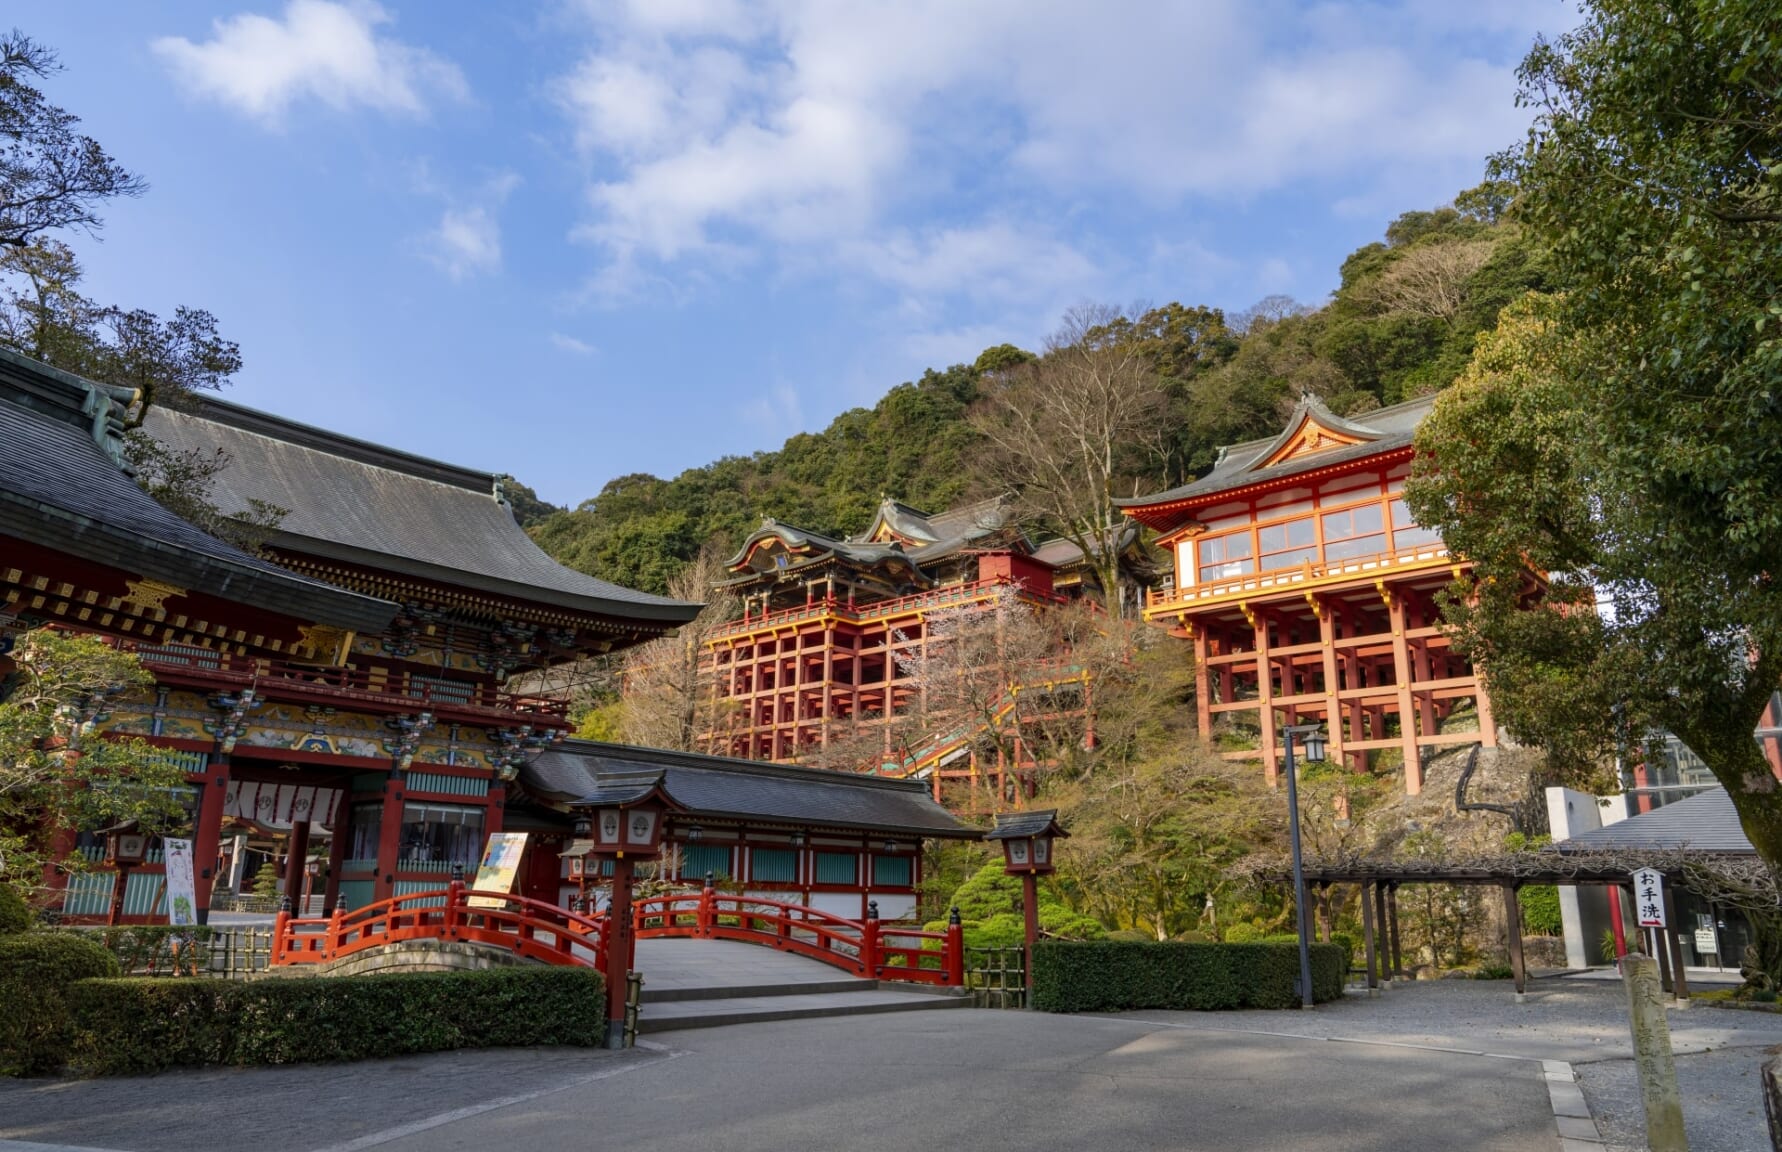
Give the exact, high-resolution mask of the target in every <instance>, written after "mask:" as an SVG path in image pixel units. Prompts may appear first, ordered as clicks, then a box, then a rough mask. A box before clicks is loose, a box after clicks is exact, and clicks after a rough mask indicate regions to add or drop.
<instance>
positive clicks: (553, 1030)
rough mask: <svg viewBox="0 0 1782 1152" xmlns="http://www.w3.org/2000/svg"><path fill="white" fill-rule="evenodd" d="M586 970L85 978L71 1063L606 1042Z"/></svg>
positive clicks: (600, 1005)
mask: <svg viewBox="0 0 1782 1152" xmlns="http://www.w3.org/2000/svg"><path fill="white" fill-rule="evenodd" d="M603 987H604V985H603V982H602V980H601V977H600V974H599V973H598V972H594V971H591V970H590V969H586V968H544V967H537V968H531V967H528V968H494V969H489V970H486V971H481V972H424V973H407V974H392V975H379V976H339V977H328V976H312V977H291V978H288V979H267V980H252V981H243V982H237V981H225V980H155V979H122V980H85V981H82V982H81V983H80V984H77V985H76V986H75V987H74V988H73V989H72V991H71V993H70V996H69V1002H70V1005H71V1006H72V1009H73V1017H74V1039H73V1045H72V1048H71V1056H70V1061H69V1062H70V1065H71V1066H72V1067H73V1068H74V1069H75V1070H76V1071H78V1072H81V1073H83V1074H86V1075H92V1076H105V1075H117V1074H121V1073H129V1072H157V1071H160V1070H161V1069H164V1068H173V1067H178V1066H189V1065H206V1064H230V1065H238V1066H240V1065H251V1064H301V1063H312V1062H324V1061H341V1060H369V1059H374V1058H376V1057H380V1056H402V1055H407V1054H410V1053H414V1052H439V1051H443V1050H445V1049H450V1048H504V1047H522V1046H527V1045H533V1044H568V1045H575V1046H578V1047H594V1046H597V1045H599V1044H600V1043H601V1042H602V1041H603V1040H604V1038H605V1035H606V999H605V996H604V995H603Z"/></svg>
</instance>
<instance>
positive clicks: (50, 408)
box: [0, 350, 396, 632]
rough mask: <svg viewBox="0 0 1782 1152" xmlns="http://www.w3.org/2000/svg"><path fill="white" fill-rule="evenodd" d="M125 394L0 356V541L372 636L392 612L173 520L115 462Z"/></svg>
mask: <svg viewBox="0 0 1782 1152" xmlns="http://www.w3.org/2000/svg"><path fill="white" fill-rule="evenodd" d="M129 402H130V394H129V393H128V392H127V391H125V390H121V389H115V388H110V387H107V386H105V385H101V384H95V383H92V382H91V381H87V380H82V379H80V378H79V377H75V376H71V375H69V374H67V373H64V372H59V371H57V370H55V369H52V368H49V367H47V366H45V365H42V364H39V363H38V362H37V361H35V360H31V359H29V358H27V357H24V356H19V355H16V354H14V353H11V352H6V351H4V350H0V534H5V535H8V536H14V537H17V538H18V539H21V540H26V541H29V542H31V543H33V544H37V545H40V546H42V547H45V548H50V549H54V550H55V551H58V552H62V553H66V554H67V555H70V556H77V557H79V558H81V559H83V560H88V561H92V562H93V563H96V564H103V565H106V566H107V567H112V568H118V569H121V570H123V571H125V572H127V573H130V574H132V575H136V576H143V577H147V578H149V579H153V580H160V581H164V582H166V583H169V584H173V585H175V586H177V587H180V588H185V589H189V590H191V591H194V592H203V593H206V594H208V595H212V596H216V597H219V598H221V599H224V600H228V601H231V602H234V603H240V604H252V605H254V606H256V607H261V608H265V609H267V610H270V611H274V612H280V613H284V614H286V615H289V616H292V617H295V618H297V619H300V620H304V621H308V622H313V623H320V624H330V625H334V626H336V627H342V628H350V629H353V630H356V631H368V632H370V631H378V630H381V629H382V628H384V627H385V626H387V625H388V624H389V622H390V619H391V617H392V616H394V615H395V612H396V606H395V605H394V604H390V603H387V602H385V601H382V600H377V599H373V598H372V597H369V596H362V595H360V594H358V593H355V592H348V591H345V590H343V589H340V588H335V587H333V586H332V585H328V584H323V583H321V582H319V581H315V580H311V579H309V578H307V577H304V576H299V575H297V574H296V573H294V572H289V571H286V570H285V569H283V568H280V567H279V566H278V565H276V564H273V563H270V562H268V561H266V560H262V559H260V558H259V557H257V556H253V555H250V554H248V553H246V552H243V551H241V550H240V549H238V548H235V547H233V546H231V545H229V544H225V543H223V542H222V541H221V540H218V539H216V538H215V537H214V536H210V535H208V534H206V533H205V532H203V531H201V530H199V529H198V528H197V527H195V526H193V525H191V524H188V523H187V522H186V521H184V520H182V519H180V518H179V517H178V516H175V515H174V514H173V513H172V512H169V511H168V510H167V509H166V508H164V507H162V506H161V505H160V504H159V503H157V502H156V501H155V500H154V498H153V497H151V496H149V494H148V493H146V492H144V491H143V490H142V489H141V488H140V487H138V486H137V484H136V482H135V481H134V480H133V479H131V477H130V475H129V474H128V473H127V472H126V471H125V470H124V468H123V466H122V464H121V463H120V458H121V442H120V441H119V436H120V435H121V431H122V415H123V411H124V408H125V407H126V406H127V405H128V404H129Z"/></svg>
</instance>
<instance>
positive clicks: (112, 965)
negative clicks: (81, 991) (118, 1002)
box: [0, 932, 118, 1076]
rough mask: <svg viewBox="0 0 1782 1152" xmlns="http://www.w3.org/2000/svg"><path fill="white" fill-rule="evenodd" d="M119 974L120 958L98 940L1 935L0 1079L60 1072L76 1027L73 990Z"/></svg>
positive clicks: (44, 934)
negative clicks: (79, 983)
mask: <svg viewBox="0 0 1782 1152" xmlns="http://www.w3.org/2000/svg"><path fill="white" fill-rule="evenodd" d="M117 974H118V962H117V960H116V959H114V958H113V957H112V954H111V953H110V952H107V951H106V950H105V949H104V948H103V947H101V946H100V945H99V944H97V943H95V942H94V941H92V940H86V939H82V938H81V937H79V936H68V935H63V934H61V933H58V932H19V933H14V934H12V935H9V936H0V1075H5V1076H42V1075H45V1074H47V1073H51V1072H54V1071H56V1069H58V1068H60V1067H61V1066H62V1062H63V1060H64V1059H65V1057H66V1055H67V1051H68V1043H69V1038H70V1035H71V1033H72V1028H73V1018H72V1016H71V1014H70V1001H71V998H72V997H71V992H70V989H71V988H73V987H75V986H76V982H77V981H84V980H87V979H88V978H90V977H95V976H116V975H117Z"/></svg>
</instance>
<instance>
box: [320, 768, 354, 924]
mask: <svg viewBox="0 0 1782 1152" xmlns="http://www.w3.org/2000/svg"><path fill="white" fill-rule="evenodd" d="M351 789H352V785H351V784H348V785H347V786H346V787H345V788H343V789H342V790H341V796H340V799H339V800H337V801H336V802H335V805H334V824H333V826H332V827H330V828H329V829H328V832H329V837H328V884H327V887H325V888H323V889H322V912H323V914H324V915H326V914H327V913H330V912H333V911H335V910H336V909H338V908H339V907H340V873H341V870H342V869H343V868H344V867H345V866H346V855H347V845H348V844H350V843H352V840H353V793H352V790H351Z"/></svg>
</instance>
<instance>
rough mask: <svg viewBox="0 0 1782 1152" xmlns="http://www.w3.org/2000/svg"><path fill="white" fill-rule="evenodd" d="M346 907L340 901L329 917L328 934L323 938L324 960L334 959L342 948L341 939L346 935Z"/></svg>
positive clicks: (335, 904)
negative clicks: (336, 952) (336, 951)
mask: <svg viewBox="0 0 1782 1152" xmlns="http://www.w3.org/2000/svg"><path fill="white" fill-rule="evenodd" d="M345 921H346V905H345V904H342V903H340V902H339V901H338V900H337V901H335V903H334V911H333V912H332V913H330V914H329V916H328V934H327V935H326V936H324V937H322V958H323V959H325V960H332V959H334V953H335V950H336V949H338V948H339V947H340V944H341V937H343V936H345V935H346V928H345V926H344V925H345Z"/></svg>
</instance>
